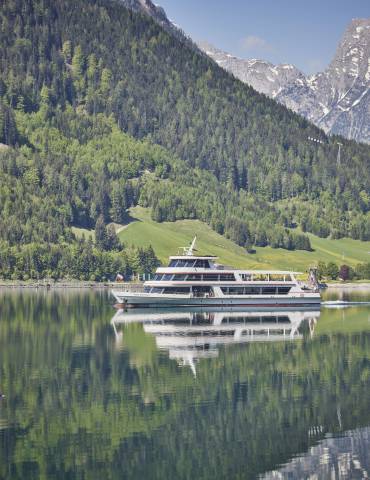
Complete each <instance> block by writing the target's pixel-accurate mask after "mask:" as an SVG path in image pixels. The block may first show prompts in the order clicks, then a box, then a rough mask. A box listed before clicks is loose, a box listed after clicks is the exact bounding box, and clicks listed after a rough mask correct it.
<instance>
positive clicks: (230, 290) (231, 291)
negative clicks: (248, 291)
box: [221, 287, 244, 295]
mask: <svg viewBox="0 0 370 480" xmlns="http://www.w3.org/2000/svg"><path fill="white" fill-rule="evenodd" d="M221 290H222V293H224V294H228V295H244V288H243V287H221Z"/></svg>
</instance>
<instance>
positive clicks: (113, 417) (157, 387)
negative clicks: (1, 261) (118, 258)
mask: <svg viewBox="0 0 370 480" xmlns="http://www.w3.org/2000/svg"><path fill="white" fill-rule="evenodd" d="M324 295H325V299H328V300H335V299H341V300H349V301H351V300H355V301H363V302H366V301H370V290H362V291H361V290H351V289H346V290H344V289H336V290H335V291H330V292H327V293H325V294H324ZM112 304H113V300H112V298H111V297H110V296H109V292H107V291H104V290H101V291H99V290H98V291H89V290H64V291H57V290H52V291H45V290H39V291H34V290H13V291H12V290H2V291H1V292H0V391H1V392H2V394H3V395H4V396H5V397H4V398H2V399H1V400H0V478H1V479H20V480H21V479H22V480H27V479H48V480H49V479H140V480H141V479H191V480H195V479H234V478H235V479H254V478H263V479H285V478H289V479H304V478H317V479H326V478H331V479H337V478H338V479H339V478H340V479H346V478H348V479H356V478H368V476H369V475H370V305H366V304H364V305H356V306H349V307H347V308H326V307H325V306H323V307H322V308H321V311H292V310H291V311H278V312H272V311H260V312H251V311H247V312H243V311H240V310H239V311H238V310H234V311H230V309H229V310H225V311H196V310H193V311H153V310H147V311H128V312H123V311H117V310H116V309H114V308H113V305H112Z"/></svg>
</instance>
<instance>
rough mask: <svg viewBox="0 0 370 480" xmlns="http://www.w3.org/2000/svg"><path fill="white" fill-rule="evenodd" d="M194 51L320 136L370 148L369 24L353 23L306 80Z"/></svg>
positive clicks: (266, 65) (211, 51)
mask: <svg viewBox="0 0 370 480" xmlns="http://www.w3.org/2000/svg"><path fill="white" fill-rule="evenodd" d="M198 46H199V48H201V49H202V50H203V51H204V52H205V53H206V54H208V55H209V56H210V57H211V58H212V59H213V60H215V61H216V63H217V64H218V65H219V66H221V67H222V68H225V69H226V70H228V71H229V72H231V73H233V74H234V75H235V76H236V77H237V78H239V79H240V80H242V81H243V82H245V83H248V84H250V85H251V86H252V87H253V88H255V89H256V90H257V91H259V92H261V93H264V94H266V95H268V96H270V97H272V98H274V99H276V100H277V101H278V102H280V103H282V104H284V105H285V106H287V107H288V108H290V109H291V110H293V111H295V112H297V113H299V114H300V115H303V116H304V117H306V118H307V119H308V120H310V121H312V122H313V123H315V124H316V125H317V126H318V127H320V128H323V130H324V131H325V132H326V133H330V134H337V135H338V134H339V135H343V136H344V137H346V138H349V139H354V140H357V141H362V142H366V143H370V19H353V20H352V21H351V22H350V24H349V25H348V27H347V28H346V30H345V32H344V35H343V37H342V40H341V41H340V43H339V45H338V47H337V50H336V53H335V56H334V58H333V59H332V61H331V62H330V64H329V66H328V67H327V68H326V69H325V70H324V71H323V72H319V73H317V74H314V75H311V76H306V75H305V74H304V73H302V72H301V71H300V70H299V69H297V68H296V67H295V66H294V65H291V64H285V65H284V64H283V65H273V64H272V63H270V62H266V61H264V60H258V59H251V60H244V59H238V58H237V57H234V56H232V55H230V54H228V53H226V52H223V51H221V50H218V49H217V48H214V47H212V46H210V45H209V44H207V43H205V42H199V43H198ZM284 70H286V71H289V73H290V75H287V74H286V71H284Z"/></svg>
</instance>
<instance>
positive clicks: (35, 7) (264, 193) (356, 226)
mask: <svg viewBox="0 0 370 480" xmlns="http://www.w3.org/2000/svg"><path fill="white" fill-rule="evenodd" d="M309 136H315V137H318V138H321V139H322V141H323V142H324V143H323V144H313V143H310V142H309V141H308V137H309ZM337 141H338V139H336V138H327V137H326V136H325V135H324V134H323V133H322V132H321V131H320V130H318V129H317V128H316V127H314V126H313V125H311V124H309V123H308V122H307V121H306V120H304V119H302V118H300V117H299V116H297V115H295V114H293V113H292V112H290V111H289V110H287V109H286V108H284V107H282V106H280V105H278V104H276V103H275V102H273V101H272V100H270V99H268V98H266V97H265V96H263V95H260V94H257V93H256V92H255V91H254V90H252V89H251V88H249V87H247V86H246V85H243V84H242V83H241V82H239V81H238V80H236V79H235V78H233V77H232V76H230V75H229V74H227V73H226V72H224V71H223V70H222V69H220V68H218V67H217V65H215V64H214V63H213V62H212V61H210V60H209V59H207V58H206V57H204V56H202V55H199V54H198V53H197V52H196V51H194V50H193V49H191V48H188V47H187V46H186V45H184V44H182V43H181V42H179V41H178V40H177V39H176V38H174V37H171V36H170V35H169V34H168V33H167V32H165V31H164V30H162V29H161V28H160V26H158V25H157V24H156V23H154V22H153V20H152V19H150V18H148V17H146V16H143V15H140V14H138V13H134V12H132V11H129V10H126V8H124V6H123V5H122V4H121V3H120V2H116V1H112V0H98V1H89V0H75V1H71V0H56V1H52V0H32V1H31V0H5V1H3V2H2V6H1V10H0V142H1V143H3V144H5V145H4V146H3V147H2V148H1V151H0V165H1V170H0V212H1V219H0V232H1V233H0V235H1V237H0V239H1V241H2V249H1V255H2V262H1V270H2V271H1V272H0V275H2V276H12V275H15V276H22V273H21V272H22V271H24V270H26V271H27V275H28V276H35V275H43V276H44V275H48V274H50V272H53V271H55V270H57V271H58V275H59V276H63V275H72V276H80V277H83V278H90V277H93V278H94V277H95V278H102V275H103V274H102V272H103V271H104V268H106V264H105V263H104V261H102V263H101V265H102V266H101V269H100V270H99V271H98V272H94V271H93V269H90V270H88V271H86V272H82V273H81V272H80V273H77V270H78V268H77V267H76V268H77V270H73V268H72V265H75V263H76V262H75V258H76V256H77V257H78V256H79V255H80V254H79V253H78V248H80V249H82V250H83V251H84V252H85V251H86V252H91V251H92V246H91V245H87V243H88V242H84V241H82V246H81V245H80V244H81V241H80V242H78V241H77V240H76V239H75V238H74V235H73V233H72V230H71V228H70V227H71V226H72V225H75V226H82V227H94V226H95V225H96V226H97V227H98V228H97V238H96V245H95V247H94V248H95V254H96V256H97V258H99V259H101V258H103V257H104V255H105V256H110V257H109V259H110V260H109V261H110V262H111V263H112V262H113V264H111V265H110V266H109V268H107V269H108V270H109V271H115V270H119V269H122V268H123V266H122V265H121V264H114V261H113V260H112V258H115V259H116V258H118V259H119V260H117V262H119V261H122V255H121V253H122V252H121V253H118V252H120V251H121V248H122V246H120V245H119V243H118V241H117V238H116V237H115V235H114V233H113V230H112V229H111V228H110V227H109V226H108V227H106V225H107V224H109V223H110V222H116V223H123V222H125V221H126V220H127V214H126V209H127V208H128V207H130V206H132V205H136V204H141V205H143V206H146V207H152V215H153V218H154V219H156V220H157V221H163V220H170V221H171V220H175V219H181V218H199V219H201V220H204V221H206V222H207V223H209V224H210V225H211V226H212V227H213V228H214V229H215V230H217V231H218V232H220V233H223V234H225V235H227V236H228V237H230V238H231V239H233V240H234V241H236V242H237V243H239V244H240V245H243V246H246V247H249V246H252V245H260V246H264V245H268V244H269V245H271V246H274V247H283V248H289V249H294V248H301V249H310V243H309V239H308V237H307V236H305V235H304V234H299V233H295V232H294V227H295V226H297V225H298V226H300V227H301V229H302V230H303V232H305V231H310V232H313V233H315V234H318V235H320V236H323V237H325V236H329V235H331V236H332V237H334V238H339V237H341V236H351V237H352V238H357V239H362V240H365V239H370V214H369V209H370V198H369V195H370V148H369V147H368V146H365V145H359V144H356V143H354V142H349V141H344V140H343V139H340V141H341V142H342V143H343V144H344V145H343V147H342V152H343V154H342V161H341V164H340V165H338V163H337V159H336V154H337V148H336V142H337ZM8 147H10V148H8ZM288 227H290V228H289V229H288ZM99 232H100V233H99ZM50 245H53V248H54V249H55V252H58V253H54V254H53V255H49V257H50V258H49V257H48V255H47V254H46V253H45V252H44V250H45V251H50V248H49V247H50ZM38 249H41V250H40V253H37V255H36V254H35V253H34V250H36V251H37V252H38ZM43 249H44V250H43ZM63 249H64V250H63ZM71 249H72V250H73V249H75V250H76V249H77V250H76V251H77V253H73V254H71ZM67 252H68V253H67ZM114 252H116V253H114ZM144 253H145V252H144ZM86 254H87V253H86ZM146 254H147V255H146ZM146 254H145V255H146V258H147V260H145V261H144V260H140V259H139V260H138V257H140V255H141V256H142V252H141V253H140V252H139V253H137V252H136V253H135V255H136V257H135V255H133V256H131V257H132V258H131V257H130V256H129V255H128V256H127V255H126V259H127V261H126V263H125V264H124V267H125V268H128V269H131V270H132V269H134V270H135V269H136V271H137V270H140V269H141V268H143V269H144V267H141V266H140V265H141V263H145V262H146V263H148V262H149V264H150V265H151V266H153V265H154V264H155V258H154V257H153V255H152V252H146ZM35 255H36V257H37V258H41V259H42V260H40V262H37V261H36V263H35V261H34V259H35V258H36V257H35ZM145 255H144V257H145ZM134 257H135V258H134ZM30 258H32V262H31V263H32V268H31V267H30V266H29V263H30V261H29V260H27V259H30ZM55 258H59V261H58V262H57V263H56V264H55V265H54V264H53V259H55ZM66 258H68V259H69V260H68V261H67V260H65V259H66ZM104 258H105V257H104ZM130 258H131V260H130ZM133 258H134V259H133ZM140 258H141V257H140ZM89 261H90V263H91V264H93V263H94V261H95V263H96V260H94V259H90V260H89ZM99 261H100V260H99ZM27 262H28V263H27ZM68 262H69V263H68ZM107 262H108V261H106V263H107ZM135 262H136V263H135ZM40 263H41V264H42V267H41V266H40ZM98 263H99V262H98ZM108 264H109V262H108ZM81 268H82V267H81ZM148 268H149V267H148V266H145V269H148ZM143 271H144V270H143Z"/></svg>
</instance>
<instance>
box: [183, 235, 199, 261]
mask: <svg viewBox="0 0 370 480" xmlns="http://www.w3.org/2000/svg"><path fill="white" fill-rule="evenodd" d="M196 241H197V236H196V235H195V237H194V238H193V241H192V242H191V245H190V247H183V249H184V253H185V255H188V256H189V257H190V256H191V255H193V251H194V250H195V242H196Z"/></svg>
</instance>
